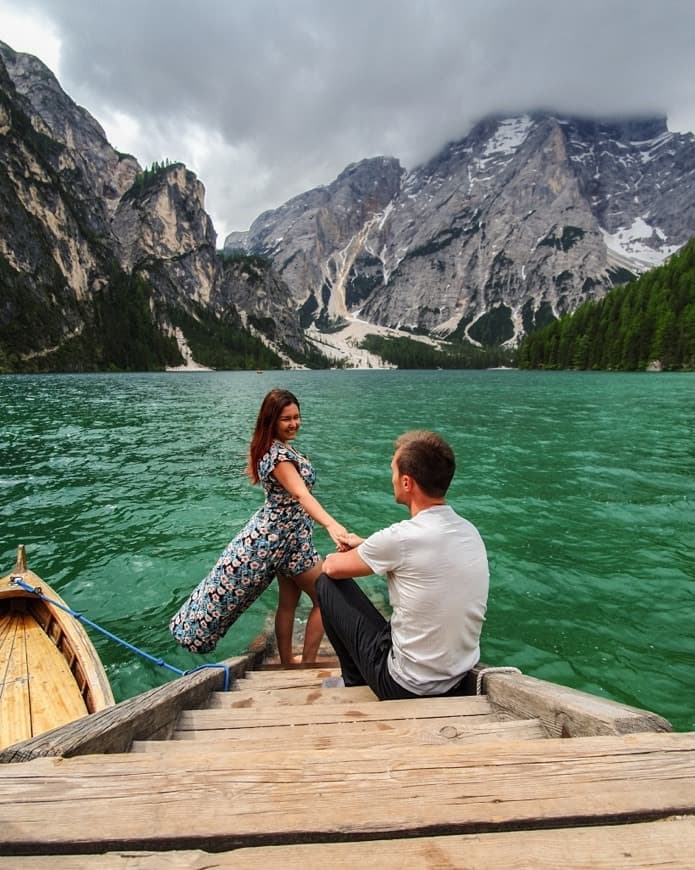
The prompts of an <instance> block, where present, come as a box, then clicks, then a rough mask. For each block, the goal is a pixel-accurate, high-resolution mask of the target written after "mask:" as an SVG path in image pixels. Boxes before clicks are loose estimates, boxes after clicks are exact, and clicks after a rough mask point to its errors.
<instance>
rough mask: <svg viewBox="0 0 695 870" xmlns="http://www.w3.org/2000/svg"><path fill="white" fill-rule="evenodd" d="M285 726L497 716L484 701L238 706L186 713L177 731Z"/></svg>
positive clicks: (494, 718)
mask: <svg viewBox="0 0 695 870" xmlns="http://www.w3.org/2000/svg"><path fill="white" fill-rule="evenodd" d="M280 706H281V709H282V716H281V718H282V722H283V723H284V724H285V725H310V724H319V723H322V722H323V723H332V724H334V725H340V724H341V723H343V722H357V721H359V722H379V721H381V720H383V719H417V720H419V721H420V722H423V721H426V720H427V719H441V718H442V717H449V716H459V717H464V716H465V717H470V720H471V721H473V720H476V721H478V722H494V721H497V716H496V714H495V713H494V711H493V710H492V707H491V706H490V702H489V701H488V700H487V698H485V697H483V696H481V697H477V698H468V697H464V698H426V699H425V698H417V699H414V700H410V699H408V700H404V701H379V702H372V701H362V702H355V703H352V704H342V703H326V704H298V705H296V706H294V705H290V704H283V705H277V706H272V705H271V706H264V705H262V706H257V707H256V706H254V707H238V708H234V709H225V708H221V709H219V708H218V709H203V710H185V711H184V712H182V713H181V716H180V717H179V721H178V724H177V726H176V727H177V730H179V731H183V730H188V731H190V730H198V731H205V730H207V729H209V728H238V727H244V728H263V727H266V726H271V725H275V724H276V723H277V722H278V720H279V719H280V713H279V708H280Z"/></svg>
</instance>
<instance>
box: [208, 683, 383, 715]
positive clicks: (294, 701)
mask: <svg viewBox="0 0 695 870" xmlns="http://www.w3.org/2000/svg"><path fill="white" fill-rule="evenodd" d="M239 683H240V685H243V680H240V681H239ZM370 702H374V703H379V699H378V698H377V696H376V695H375V694H374V692H372V690H371V689H370V688H369V686H350V687H349V688H345V687H343V688H339V689H338V688H335V689H323V688H321V686H312V687H310V688H306V687H305V686H299V687H296V688H281V689H244V688H241V689H235V690H234V691H232V692H214V693H213V694H212V695H211V696H210V704H209V706H210V707H211V708H213V709H220V710H233V709H239V708H243V707H246V708H249V709H251V708H257V707H264V706H269V707H273V708H274V709H276V708H277V707H278V706H298V705H302V704H368V703H370Z"/></svg>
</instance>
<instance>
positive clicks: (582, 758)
mask: <svg viewBox="0 0 695 870" xmlns="http://www.w3.org/2000/svg"><path fill="white" fill-rule="evenodd" d="M273 755H274V754H273V753H270V754H268V753H259V754H257V755H252V756H250V757H249V758H247V760H246V763H245V764H244V765H239V764H236V763H235V764H228V763H226V761H225V758H224V756H223V755H221V754H218V756H217V757H216V758H215V760H214V763H211V760H210V759H209V758H207V757H205V758H202V759H200V760H199V762H194V761H193V760H192V759H186V761H185V763H183V764H181V765H175V764H168V765H162V764H161V763H160V762H159V760H158V758H157V756H156V755H149V754H147V753H139V754H128V755H111V756H81V757H78V758H71V759H48V758H39V759H35V760H34V761H31V762H27V763H25V764H17V765H12V766H6V767H4V768H2V769H0V817H2V818H3V821H4V824H3V842H2V844H0V854H26V853H27V852H28V851H30V850H34V851H38V852H42V853H44V854H45V853H46V852H48V851H51V850H52V851H57V852H70V851H78V852H79V851H88V852H90V851H99V852H101V851H103V849H104V844H108V847H109V848H113V849H115V848H118V849H153V848H155V849H158V850H162V849H174V848H201V847H204V846H205V847H206V848H208V849H212V850H213V851H220V850H224V849H229V848H233V847H236V846H243V845H261V844H279V843H286V842H310V841H317V840H320V841H329V840H344V839H346V838H355V837H356V838H372V839H380V838H383V837H392V836H417V835H432V834H443V833H452V834H453V833H458V834H465V833H481V832H492V831H503V830H512V829H513V830H516V829H519V828H549V827H550V828H552V827H566V826H579V825H586V824H620V823H625V822H627V821H649V820H653V819H657V818H666V817H668V816H671V815H678V814H686V815H692V814H695V793H694V791H693V787H692V783H693V777H694V776H695V734H635V735H629V736H625V737H619V738H616V737H596V738H591V737H589V738H577V739H576V740H572V741H569V740H560V739H551V740H544V741H527V742H525V743H524V742H519V743H501V744H498V745H497V746H496V747H494V750H493V748H492V747H486V751H485V752H484V753H480V752H476V751H475V747H470V748H465V747H462V748H458V747H456V748H452V747H447V746H445V747H439V746H437V747H432V746H424V747H422V748H421V749H420V750H419V751H418V752H417V753H408V755H407V757H406V758H403V757H402V754H401V755H400V756H397V755H395V754H394V753H391V752H383V751H382V750H381V749H380V748H379V747H377V748H376V749H374V750H351V749H347V750H337V751H328V752H324V753H314V752H283V753H277V754H276V755H277V757H273ZM280 758H282V762H281V763H280V761H279V759H280ZM51 804H55V806H56V809H57V808H58V807H59V808H60V811H56V812H51V811H50V809H49V808H50V806H51ZM230 809H233V812H231V811H230ZM37 840H38V841H39V842H38V846H37V845H36V844H37Z"/></svg>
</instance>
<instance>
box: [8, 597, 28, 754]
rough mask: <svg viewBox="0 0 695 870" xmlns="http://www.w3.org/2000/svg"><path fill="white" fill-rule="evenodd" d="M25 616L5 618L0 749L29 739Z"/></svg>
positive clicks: (16, 615)
mask: <svg viewBox="0 0 695 870" xmlns="http://www.w3.org/2000/svg"><path fill="white" fill-rule="evenodd" d="M24 620H25V614H24V613H14V614H11V615H10V616H9V617H8V620H7V623H6V626H5V631H4V633H3V643H2V657H3V665H4V671H3V673H2V675H1V676H0V678H1V680H2V683H1V684H0V749H2V748H4V747H5V746H9V745H11V744H12V743H16V742H17V741H18V740H25V739H26V738H27V737H31V735H32V730H31V707H30V704H29V671H28V666H27V645H26V635H25V632H24Z"/></svg>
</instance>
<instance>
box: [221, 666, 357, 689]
mask: <svg viewBox="0 0 695 870" xmlns="http://www.w3.org/2000/svg"><path fill="white" fill-rule="evenodd" d="M339 676H340V668H327V667H324V668H316V669H304V668H301V669H288V670H284V671H280V670H277V671H264V670H253V671H247V672H246V673H245V674H244V677H243V678H242V679H240V680H238V681H237V686H238V687H239V688H240V689H244V688H248V689H253V688H259V689H260V688H263V689H290V688H297V687H301V686H304V687H306V688H309V687H311V686H320V685H321V683H322V682H323V681H324V680H326V679H328V678H329V677H339Z"/></svg>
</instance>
